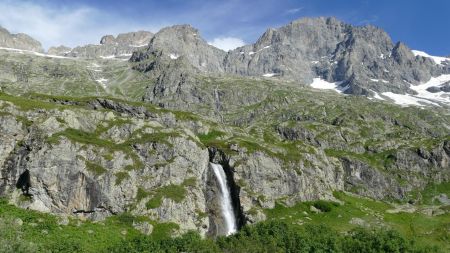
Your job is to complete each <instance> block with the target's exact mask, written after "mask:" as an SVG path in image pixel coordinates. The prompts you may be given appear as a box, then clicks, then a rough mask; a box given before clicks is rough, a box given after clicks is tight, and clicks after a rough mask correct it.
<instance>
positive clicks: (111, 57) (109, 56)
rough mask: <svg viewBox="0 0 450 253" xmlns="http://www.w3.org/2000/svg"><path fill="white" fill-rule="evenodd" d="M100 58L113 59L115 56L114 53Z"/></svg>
mask: <svg viewBox="0 0 450 253" xmlns="http://www.w3.org/2000/svg"><path fill="white" fill-rule="evenodd" d="M100 58H102V59H114V58H116V56H115V55H107V56H100Z"/></svg>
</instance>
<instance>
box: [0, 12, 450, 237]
mask: <svg viewBox="0 0 450 253" xmlns="http://www.w3.org/2000/svg"><path fill="white" fill-rule="evenodd" d="M101 43H102V44H101V45H98V46H87V47H84V48H76V49H73V50H71V53H69V55H66V57H58V56H55V55H44V54H36V53H33V52H28V51H23V52H20V53H18V52H16V51H11V50H9V51H8V50H0V54H1V56H2V57H0V70H1V71H0V88H1V91H0V123H1V124H0V178H1V181H0V195H1V196H2V197H6V198H8V199H9V201H10V202H12V203H14V204H16V205H18V206H21V207H24V208H30V209H35V210H39V211H43V212H50V213H55V214H59V215H64V216H77V217H79V218H90V219H94V220H101V219H103V218H105V217H106V216H112V215H116V214H119V213H131V214H133V215H136V216H146V217H148V218H150V219H151V220H153V221H154V222H173V223H176V224H178V225H179V227H180V232H184V231H187V230H190V229H193V230H197V231H199V232H200V233H201V234H203V235H211V236H216V235H220V234H223V233H224V230H223V222H224V219H223V217H221V216H220V213H221V212H220V204H219V202H218V194H219V192H220V189H219V188H218V182H217V179H216V178H215V177H213V175H212V172H211V168H210V166H209V163H210V162H213V163H216V164H220V165H222V167H223V169H224V172H225V174H226V177H227V181H228V187H229V190H230V195H231V199H232V205H233V207H234V209H233V210H234V214H235V217H236V221H237V226H238V227H240V226H242V225H244V224H248V223H253V222H257V221H261V220H264V219H266V214H267V210H269V209H272V208H275V207H276V204H281V205H286V206H293V205H295V204H296V203H297V202H299V201H312V200H317V199H326V200H335V201H338V200H336V199H335V196H334V193H335V192H336V191H345V192H347V193H352V194H357V195H360V196H364V197H369V198H372V199H376V200H383V201H390V200H395V201H399V202H407V201H408V202H410V203H416V202H420V197H419V196H418V195H417V194H415V193H416V192H418V191H420V190H422V189H424V188H425V187H426V186H427V185H432V184H436V183H445V182H448V181H449V180H450V166H449V161H450V139H449V135H448V133H449V131H448V130H449V129H450V117H449V113H448V107H446V106H445V103H443V104H437V103H434V104H428V105H427V106H423V108H420V109H419V108H418V107H401V106H398V105H395V104H393V103H391V102H390V101H388V100H387V99H383V98H382V99H378V98H377V99H373V98H372V97H370V96H372V95H374V94H375V92H379V93H382V92H397V93H398V94H406V93H411V94H413V93H414V92H417V91H416V90H419V91H421V92H422V90H421V89H422V88H424V89H425V88H427V91H428V92H430V93H433V94H435V93H436V94H440V95H445V94H446V92H448V89H447V86H448V83H446V82H448V81H445V79H439V78H438V81H439V82H437V81H436V82H434V81H433V80H435V79H433V78H437V77H438V76H442V75H444V74H445V73H449V72H448V70H449V68H448V63H447V62H446V61H443V62H441V63H436V62H435V61H433V59H432V58H430V57H423V56H420V55H418V56H416V55H415V54H414V53H413V52H412V51H411V50H409V49H408V48H407V47H406V46H405V45H404V44H402V43H393V42H392V41H391V40H390V38H389V36H388V35H387V34H386V33H385V32H383V31H382V30H380V29H378V28H376V27H372V26H364V27H353V26H350V25H348V24H344V23H342V22H340V21H338V20H336V19H334V18H317V19H303V20H298V21H294V22H292V23H291V24H289V25H287V26H284V27H281V28H278V29H269V30H268V31H267V32H266V33H265V34H264V35H263V36H262V37H261V38H260V39H259V40H258V41H257V42H256V43H255V44H254V45H248V46H244V47H242V48H238V49H236V50H234V51H230V52H228V53H226V52H224V51H221V50H219V49H217V48H214V47H212V46H210V45H208V44H207V43H206V41H205V40H203V39H202V38H201V37H200V35H199V32H198V30H196V29H195V28H192V27H191V26H188V25H178V26H173V27H169V28H165V29H162V30H161V31H160V32H158V33H157V34H155V35H154V36H153V35H151V34H149V33H130V34H124V35H119V36H117V37H113V36H105V37H103V38H102V40H101ZM138 43H145V44H147V43H148V45H147V46H145V47H142V48H138V49H136V48H134V47H133V48H131V46H129V45H140V44H138ZM122 46H123V47H122ZM122 49H123V50H131V49H132V50H136V51H134V52H133V55H132V57H131V59H130V60H129V61H117V60H114V59H108V58H106V59H104V58H105V57H103V58H102V57H101V56H107V55H108V54H110V53H111V54H112V55H114V56H117V55H118V54H119V55H120V54H122V53H123V52H125V51H121V50H122ZM52 50H54V51H52V52H54V54H59V53H58V52H64V51H66V50H68V49H67V48H64V47H60V48H54V49H52ZM75 52H79V54H76V53H75ZM127 52H129V51H127ZM70 54H73V55H72V56H77V57H69V56H70ZM318 77H320V78H322V80H327V81H328V82H330V83H331V82H337V81H339V85H340V87H341V91H344V92H345V93H347V94H342V93H337V92H334V91H331V92H327V91H323V90H318V89H314V88H311V87H310V86H309V84H310V82H311V81H313V80H314V79H315V78H318ZM432 77H433V78H432ZM444 77H445V76H444ZM430 78H431V79H430ZM429 79H430V80H432V81H433V83H432V84H433V85H427V86H426V87H423V82H426V81H428V80H429ZM374 80H377V81H374ZM443 80H444V81H443ZM419 83H420V85H417V84H419ZM405 84H407V85H405ZM428 86H429V87H428ZM415 87H420V88H421V89H416V88H415ZM344 88H345V89H344ZM413 88H414V89H413ZM349 94H350V95H349ZM351 94H355V95H361V94H362V95H364V94H365V95H368V96H369V98H367V97H365V96H352V95H351ZM411 96H412V95H411Z"/></svg>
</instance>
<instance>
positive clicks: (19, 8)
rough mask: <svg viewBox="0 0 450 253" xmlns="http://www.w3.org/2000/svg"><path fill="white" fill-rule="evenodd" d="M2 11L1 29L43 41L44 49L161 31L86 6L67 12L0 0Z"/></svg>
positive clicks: (32, 4) (68, 9) (29, 3)
mask: <svg viewBox="0 0 450 253" xmlns="http://www.w3.org/2000/svg"><path fill="white" fill-rule="evenodd" d="M0 10H1V15H0V26H3V27H4V28H6V29H8V30H9V31H10V32H13V33H18V32H20V33H26V34H28V35H30V36H32V37H33V38H35V39H37V40H38V41H40V42H41V43H42V44H43V46H44V48H48V47H50V46H57V45H66V46H70V47H74V46H78V45H84V44H89V43H98V42H99V41H100V38H101V36H103V35H106V34H118V33H120V32H128V31H134V30H141V29H144V30H151V31H155V30H157V29H155V28H160V27H155V26H144V25H140V24H136V23H133V22H130V21H128V20H123V19H120V18H117V17H112V16H109V15H108V14H107V13H104V12H102V11H100V10H97V9H95V8H92V7H86V6H79V7H71V8H68V7H55V6H52V5H50V4H48V3H47V4H42V3H41V4H38V3H36V2H28V1H11V0H0Z"/></svg>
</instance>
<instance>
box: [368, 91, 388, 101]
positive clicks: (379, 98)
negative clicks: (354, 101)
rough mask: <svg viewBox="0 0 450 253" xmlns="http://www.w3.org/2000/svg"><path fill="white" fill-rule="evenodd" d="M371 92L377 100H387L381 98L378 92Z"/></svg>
mask: <svg viewBox="0 0 450 253" xmlns="http://www.w3.org/2000/svg"><path fill="white" fill-rule="evenodd" d="M370 91H372V92H373V93H374V95H373V97H374V98H375V99H378V100H385V99H384V98H382V97H381V96H380V94H378V92H376V91H374V90H370ZM369 99H370V98H369Z"/></svg>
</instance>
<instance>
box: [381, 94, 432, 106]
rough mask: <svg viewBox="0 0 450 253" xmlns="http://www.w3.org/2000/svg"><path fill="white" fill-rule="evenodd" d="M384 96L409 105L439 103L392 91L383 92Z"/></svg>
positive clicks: (400, 103) (399, 103) (402, 104)
mask: <svg viewBox="0 0 450 253" xmlns="http://www.w3.org/2000/svg"><path fill="white" fill-rule="evenodd" d="M382 94H383V96H386V97H388V98H390V99H392V100H393V101H394V103H396V104H398V105H401V106H409V105H415V106H419V107H422V106H424V105H425V104H431V105H438V104H436V103H433V102H431V101H429V100H426V99H421V98H418V97H415V96H412V95H409V94H396V93H392V92H383V93H382Z"/></svg>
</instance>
